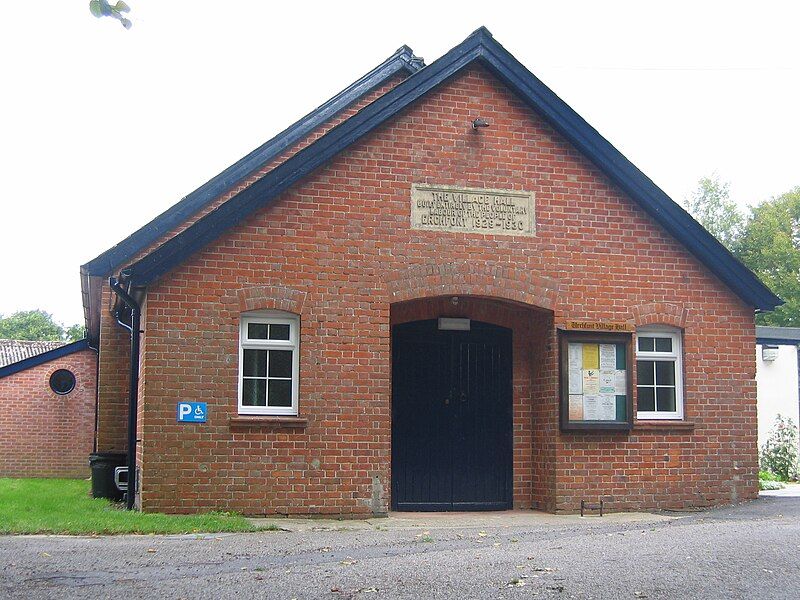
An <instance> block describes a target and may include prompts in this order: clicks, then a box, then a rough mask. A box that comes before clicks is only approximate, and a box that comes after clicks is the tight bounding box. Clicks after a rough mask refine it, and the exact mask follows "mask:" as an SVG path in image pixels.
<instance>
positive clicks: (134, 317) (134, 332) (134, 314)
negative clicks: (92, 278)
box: [108, 277, 142, 510]
mask: <svg viewBox="0 0 800 600" xmlns="http://www.w3.org/2000/svg"><path fill="white" fill-rule="evenodd" d="M108 285H109V286H111V290H112V291H113V292H114V293H115V294H116V295H117V297H118V298H119V299H120V300H122V302H123V303H124V304H125V306H127V307H128V309H129V310H130V311H131V322H130V325H128V324H127V323H125V322H124V321H123V320H122V316H121V312H122V311H121V310H120V309H116V310H114V317H115V318H116V319H117V323H119V324H120V325H121V326H122V327H124V328H125V329H127V330H128V331H129V332H130V334H131V359H130V384H129V388H128V491H127V493H126V508H127V509H128V510H132V509H133V505H134V500H135V497H136V416H137V412H138V407H139V342H140V336H141V333H142V332H141V330H140V324H141V307H140V306H139V303H138V302H136V300H134V299H133V297H132V296H131V295H130V294H128V292H126V291H125V290H124V289H123V287H122V285H121V284H120V282H119V280H118V279H117V278H116V277H109V278H108Z"/></svg>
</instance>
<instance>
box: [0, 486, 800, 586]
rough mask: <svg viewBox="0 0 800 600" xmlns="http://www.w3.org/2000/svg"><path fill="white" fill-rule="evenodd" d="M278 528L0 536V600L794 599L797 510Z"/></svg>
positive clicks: (792, 501) (408, 518)
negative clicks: (190, 533) (232, 531)
mask: <svg viewBox="0 0 800 600" xmlns="http://www.w3.org/2000/svg"><path fill="white" fill-rule="evenodd" d="M537 519H538V520H537ZM404 522H405V524H403V523H404ZM285 523H286V524H287V526H289V528H290V529H294V530H295V531H290V532H283V531H280V532H263V533H257V534H220V535H203V536H119V537H96V538H76V537H57V536H24V537H23V536H20V537H0V597H11V598H96V597H101V598H118V597H128V598H147V597H161V598H237V599H241V598H286V599H289V598H298V599H301V598H329V599H344V598H363V599H372V598H376V599H377V598H410V599H415V600H416V599H420V598H509V599H512V598H531V597H535V598H603V599H605V598H756V597H758V598H796V597H800V498H798V497H780V496H771V497H762V498H761V499H759V500H758V501H755V502H750V503H746V504H743V505H739V506H736V507H732V508H725V509H718V510H713V511H707V512H703V513H695V514H690V515H683V514H681V515H610V516H606V517H602V518H599V517H587V518H585V519H580V518H578V517H552V516H541V515H538V517H537V515H536V514H535V513H522V512H516V513H506V515H505V516H504V515H502V514H497V513H493V514H487V515H485V516H483V517H482V516H481V515H474V514H472V515H463V516H461V517H460V519H459V516H452V515H449V516H443V517H441V516H440V517H437V516H430V515H429V516H424V517H418V516H413V515H398V516H396V518H395V520H394V521H392V520H391V519H390V520H385V521H381V520H374V521H372V522H371V523H368V524H366V526H365V524H364V523H361V524H352V523H349V522H339V523H330V522H328V523H325V522H313V523H307V522H306V523H305V524H304V523H303V522H297V523H300V525H297V524H294V525H293V524H292V523H293V522H289V521H286V522H285ZM340 527H344V528H345V530H338V529H337V528H340ZM349 527H354V528H353V529H349Z"/></svg>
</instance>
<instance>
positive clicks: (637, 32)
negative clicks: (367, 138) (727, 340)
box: [0, 0, 800, 324]
mask: <svg viewBox="0 0 800 600" xmlns="http://www.w3.org/2000/svg"><path fill="white" fill-rule="evenodd" d="M128 4H129V5H130V7H131V12H130V13H129V18H130V19H131V21H132V22H133V27H132V28H131V29H130V30H125V29H124V28H123V27H122V26H121V25H120V23H119V22H117V21H114V20H112V19H109V18H103V19H95V18H94V17H93V16H92V15H91V14H90V12H89V9H88V0H74V1H66V0H37V1H36V2H13V3H12V2H8V3H3V6H2V7H0V56H2V57H3V58H2V59H0V77H2V79H0V165H1V167H0V168H2V171H0V172H2V187H1V188H0V194H2V196H1V197H0V199H1V201H2V212H0V232H2V233H0V236H1V237H0V242H2V243H1V245H0V248H2V251H1V252H0V273H2V279H0V282H1V283H0V315H8V314H11V313H13V312H15V311H18V310H28V309H33V308H40V309H43V310H46V311H48V312H50V313H52V314H53V315H54V317H55V319H56V320H57V321H60V322H62V323H65V324H72V323H78V322H82V321H83V310H82V307H81V296H80V279H79V268H80V265H81V264H84V263H86V262H88V261H89V260H91V259H92V258H94V257H95V256H97V255H98V254H100V253H102V252H103V251H105V250H106V249H107V248H109V247H111V246H113V245H114V244H115V243H117V242H119V241H120V240H122V239H123V238H125V237H126V236H127V235H129V234H130V233H131V232H133V231H134V230H136V229H138V228H139V227H140V226H142V225H144V224H145V223H147V222H149V221H150V220H151V219H153V218H154V217H155V216H157V215H158V214H160V213H161V212H163V211H164V210H166V209H167V208H169V207H170V206H171V205H172V204H174V203H175V202H177V201H179V200H180V199H181V198H182V197H184V196H185V195H187V194H188V193H190V192H192V191H193V190H194V189H196V188H197V187H199V186H200V185H201V184H203V183H204V182H206V181H207V180H208V179H210V178H212V177H213V176H214V175H216V174H217V173H219V172H220V171H221V170H223V169H224V168H225V167H227V166H228V165H230V164H231V163H233V162H235V161H237V160H238V159H239V158H241V157H242V156H244V155H245V154H247V153H248V152H249V151H251V150H252V149H254V148H256V147H257V146H259V145H261V144H262V143H263V142H265V141H266V140H268V139H269V138H271V137H272V136H273V135H275V134H276V133H278V132H279V131H281V130H283V129H284V128H285V127H287V126H288V125H289V124H291V123H293V122H294V121H296V120H297V119H298V118H300V117H302V116H303V115H305V114H306V113H308V112H309V111H311V110H312V109H314V108H315V107H316V106H319V105H320V104H322V103H323V102H324V101H325V100H327V99H328V98H330V97H331V96H333V95H334V94H336V93H337V92H338V91H339V90H341V89H342V88H344V87H346V86H347V85H348V84H350V83H351V82H352V81H354V80H355V79H357V78H358V77H360V76H361V75H363V74H364V73H366V72H367V71H369V70H370V69H372V68H373V67H374V66H375V65H377V64H379V63H380V62H382V61H383V60H384V59H385V58H387V57H388V56H389V55H391V54H392V53H393V52H394V51H395V50H396V49H397V48H398V47H400V46H401V45H403V44H407V45H409V46H410V47H411V48H412V49H413V50H414V52H415V53H416V54H417V55H418V56H422V57H424V58H425V60H426V62H427V63H428V64H430V63H431V62H433V60H435V59H436V58H438V57H439V56H441V55H442V54H444V53H445V52H446V51H447V50H449V49H450V48H451V47H453V46H455V45H456V44H458V43H460V42H461V41H462V40H463V39H464V38H465V37H467V36H468V35H469V34H470V33H471V32H472V31H474V30H475V29H477V28H478V27H480V26H481V25H485V26H486V27H488V28H489V30H490V31H491V32H492V34H493V35H494V37H495V39H497V40H498V41H499V42H500V43H501V44H503V46H505V48H506V49H508V50H509V51H510V52H511V53H512V54H513V55H514V56H516V57H517V59H519V60H520V61H521V62H522V63H523V64H524V65H526V66H527V67H528V68H529V69H530V70H531V71H532V72H533V73H534V74H535V75H537V76H538V77H539V78H540V79H541V80H542V81H544V83H545V84H547V85H548V86H549V87H550V88H551V89H553V91H555V93H556V94H558V95H559V96H560V97H561V98H562V99H563V100H565V101H566V102H567V104H569V105H570V106H572V108H574V109H575V110H576V111H577V112H578V113H579V114H580V115H581V116H583V117H584V118H585V119H586V120H587V121H588V122H589V123H590V124H591V125H592V126H594V127H595V128H596V129H597V130H598V131H599V132H600V133H601V134H602V135H603V136H605V137H606V139H608V140H609V141H610V142H611V143H612V144H614V145H615V146H616V147H617V148H618V149H619V150H620V151H621V152H622V153H623V154H624V155H625V156H627V157H628V159H630V160H631V161H632V162H633V163H634V164H635V165H636V166H637V167H639V169H641V170H642V171H643V172H644V173H645V174H647V175H648V176H649V177H650V178H651V179H652V180H653V181H654V182H655V183H656V184H658V185H659V186H660V187H661V188H662V189H663V190H664V191H666V192H667V193H668V194H669V195H670V196H671V197H672V198H673V200H675V201H678V202H680V201H682V200H684V199H685V198H686V197H687V196H688V195H689V194H690V193H691V192H692V191H693V190H694V189H696V187H697V181H698V179H700V178H701V177H705V176H711V175H717V176H718V177H719V178H720V179H721V180H722V181H727V182H730V190H731V197H732V199H733V200H735V201H736V202H737V203H738V204H739V205H740V206H741V207H743V208H746V207H747V206H748V205H751V204H755V203H757V202H759V201H762V200H765V199H769V198H771V197H774V196H776V195H779V194H781V193H783V192H786V191H788V190H789V189H791V188H793V187H795V186H798V185H800V160H799V159H800V144H798V140H800V110H799V109H798V107H800V50H798V46H797V32H796V26H797V23H798V22H800V3H795V2H760V3H757V2H752V1H751V2H736V1H727V2H714V1H704V2H698V1H694V2H682V1H680V0H671V1H669V2H656V1H650V2H621V1H619V2H618V1H613V0H605V1H603V2H570V1H562V2H540V1H528V2H523V1H520V0H517V1H516V2H504V1H502V0H493V1H491V2H486V1H484V2H474V3H473V2H467V1H461V2H431V1H430V0H428V1H427V2H416V1H413V0H404V1H403V2H401V3H389V2H376V1H375V0H372V1H371V2H346V1H342V2H332V1H330V0H329V1H328V2H319V3H318V2H314V1H310V0H306V1H305V2H267V1H264V2H255V1H247V0H239V1H237V2H219V1H214V0H207V1H206V0H194V1H192V2H187V1H186V0H183V1H180V2H178V1H173V0H128Z"/></svg>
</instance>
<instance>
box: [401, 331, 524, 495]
mask: <svg viewBox="0 0 800 600" xmlns="http://www.w3.org/2000/svg"><path fill="white" fill-rule="evenodd" d="M437 325H438V322H437V320H435V319H434V320H429V321H415V322H413V323H405V324H402V325H396V326H395V327H394V328H393V330H392V508H393V509H394V510H409V511H447V510H504V509H509V508H511V507H512V492H513V483H512V478H513V466H512V464H513V425H512V423H513V415H512V381H511V372H512V366H511V365H512V362H511V330H509V329H506V328H503V327H498V326H496V325H491V324H488V323H481V322H476V321H472V323H471V328H470V330H469V331H441V330H439V329H438V326H437Z"/></svg>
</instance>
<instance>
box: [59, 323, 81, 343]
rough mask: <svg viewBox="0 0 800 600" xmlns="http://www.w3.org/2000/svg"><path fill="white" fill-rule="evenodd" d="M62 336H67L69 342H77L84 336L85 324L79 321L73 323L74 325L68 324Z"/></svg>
mask: <svg viewBox="0 0 800 600" xmlns="http://www.w3.org/2000/svg"><path fill="white" fill-rule="evenodd" d="M64 337H65V338H67V340H69V341H70V342H77V341H78V340H82V339H83V338H85V337H86V326H85V325H81V324H79V323H75V325H70V326H69V327H67V329H66V331H64Z"/></svg>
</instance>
